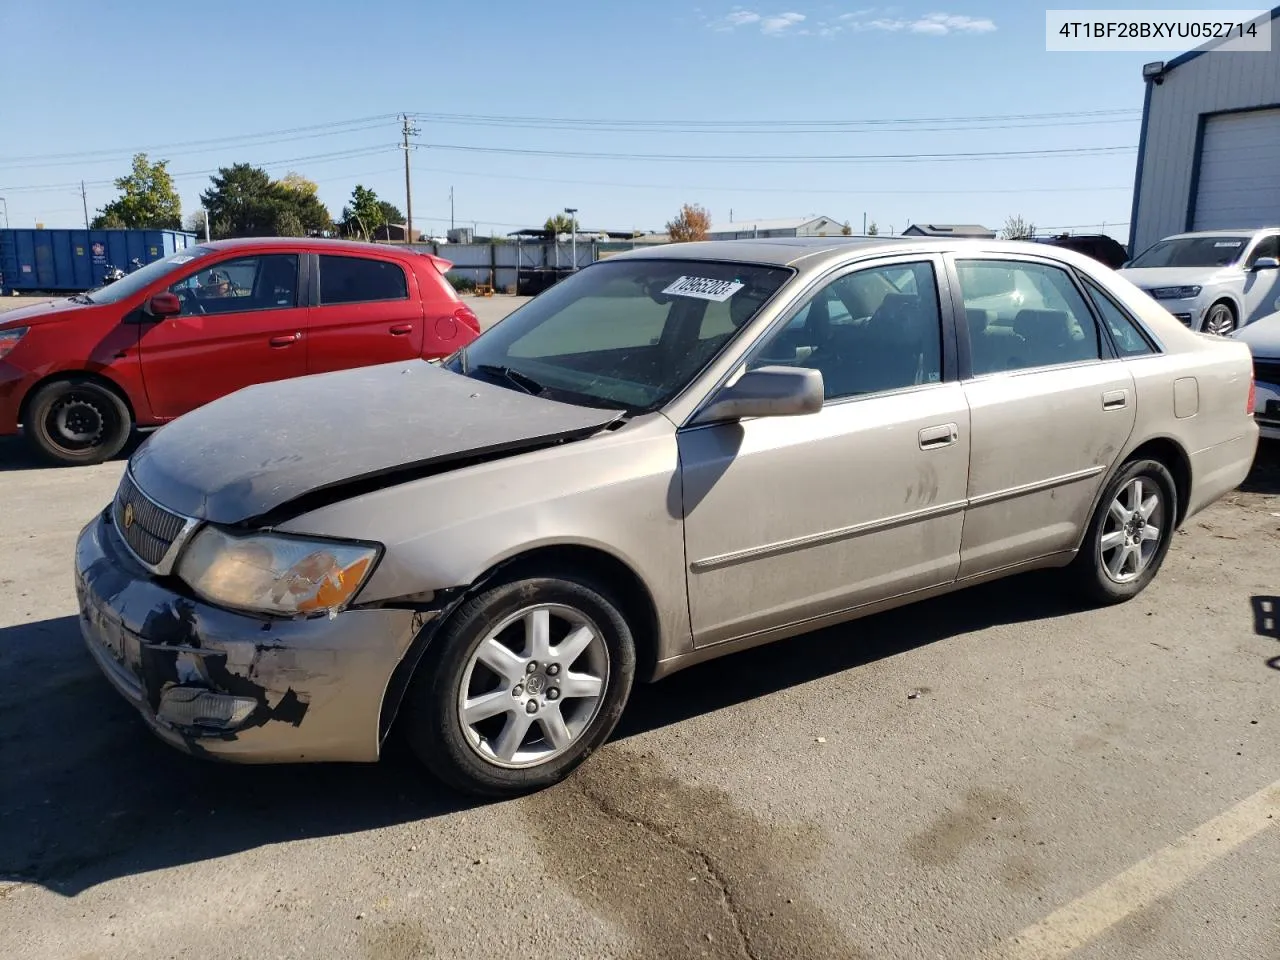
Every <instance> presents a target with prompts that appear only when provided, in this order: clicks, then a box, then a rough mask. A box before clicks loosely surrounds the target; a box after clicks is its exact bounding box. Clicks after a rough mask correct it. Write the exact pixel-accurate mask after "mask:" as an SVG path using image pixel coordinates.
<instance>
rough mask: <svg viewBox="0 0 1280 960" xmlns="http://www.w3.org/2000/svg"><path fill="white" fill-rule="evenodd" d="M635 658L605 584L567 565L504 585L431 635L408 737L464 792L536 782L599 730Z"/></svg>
mask: <svg viewBox="0 0 1280 960" xmlns="http://www.w3.org/2000/svg"><path fill="white" fill-rule="evenodd" d="M635 665H636V654H635V641H634V638H633V635H632V632H631V627H630V625H629V624H628V623H627V621H626V619H625V617H624V616H623V614H622V613H621V611H620V610H619V607H618V605H617V604H616V603H615V602H614V601H613V600H612V599H611V598H610V597H609V595H608V591H607V589H605V588H603V587H600V586H598V585H596V584H594V583H592V582H591V581H590V580H589V579H587V578H585V577H579V576H577V575H575V574H573V573H567V574H562V575H558V576H548V577H530V578H524V579H519V580H515V581H511V582H507V583H503V584H500V585H498V586H495V587H492V588H490V589H488V590H486V591H484V592H483V593H481V594H479V595H478V596H476V597H474V598H473V599H471V600H469V601H467V602H466V603H464V604H463V605H462V606H461V607H460V608H459V609H458V610H457V611H456V612H455V613H454V614H453V615H452V616H451V617H450V618H449V620H448V621H447V622H446V623H445V624H444V625H443V626H442V627H441V629H440V633H439V635H438V636H436V637H434V638H433V639H432V641H431V643H430V646H429V647H428V648H427V654H426V656H424V657H423V660H422V662H421V664H420V665H419V667H418V670H417V673H416V674H415V677H414V682H413V684H412V687H411V689H410V691H409V697H408V701H407V704H406V707H407V710H406V712H405V715H404V718H403V719H404V721H405V731H406V734H407V739H408V741H409V744H410V746H411V747H412V749H413V751H414V753H415V754H416V755H417V756H418V758H419V759H420V760H421V761H422V762H423V763H424V764H425V765H426V766H427V768H428V769H429V770H430V771H431V772H432V773H433V774H434V775H435V776H436V777H438V778H439V779H440V780H442V781H444V782H445V783H447V784H448V785H450V786H452V787H454V788H455V789H457V790H460V791H462V792H464V793H469V794H473V795H478V796H490V797H496V796H507V795H515V794H520V793H526V792H530V791H534V790H539V789H542V788H544V787H548V786H551V785H552V784H554V783H557V782H558V781H560V780H562V779H564V778H565V777H566V776H568V775H569V774H570V773H571V772H572V771H573V770H574V769H575V768H576V767H577V766H578V765H579V764H581V763H582V762H583V761H584V760H586V759H587V757H588V756H590V755H591V754H592V753H593V752H594V751H595V750H596V749H598V748H599V747H600V746H601V744H603V743H604V741H605V740H606V739H608V737H609V734H610V733H612V732H613V728H614V727H615V726H616V724H617V722H618V719H619V718H620V717H621V716H622V710H623V708H624V707H625V706H626V702H627V698H628V696H629V695H630V692H631V685H632V681H633V679H634V676H635Z"/></svg>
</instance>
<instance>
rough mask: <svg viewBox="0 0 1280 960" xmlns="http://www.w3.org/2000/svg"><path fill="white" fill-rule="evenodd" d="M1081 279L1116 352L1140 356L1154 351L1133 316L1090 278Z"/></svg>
mask: <svg viewBox="0 0 1280 960" xmlns="http://www.w3.org/2000/svg"><path fill="white" fill-rule="evenodd" d="M1083 279H1084V285H1085V289H1086V290H1088V291H1089V296H1090V298H1091V299H1092V300H1093V303H1094V305H1095V306H1096V307H1097V308H1098V313H1099V314H1100V315H1101V316H1102V322H1103V323H1105V324H1106V325H1107V329H1108V330H1110V331H1111V338H1112V339H1113V340H1115V343H1116V352H1117V353H1119V354H1120V356H1122V357H1141V356H1144V355H1146V354H1148V353H1155V352H1156V351H1155V347H1154V346H1153V345H1152V344H1151V342H1150V341H1149V340H1148V339H1147V337H1146V335H1145V334H1143V332H1142V330H1141V329H1140V328H1139V327H1138V325H1137V323H1135V322H1134V320H1133V318H1132V317H1130V316H1129V315H1128V314H1127V313H1125V312H1124V310H1122V309H1121V308H1120V306H1119V304H1117V303H1116V302H1115V301H1114V300H1112V299H1111V297H1109V296H1107V294H1105V293H1104V292H1103V291H1102V290H1101V289H1099V287H1098V285H1097V284H1095V283H1094V282H1093V281H1092V280H1090V279H1088V278H1087V277H1085V278H1083Z"/></svg>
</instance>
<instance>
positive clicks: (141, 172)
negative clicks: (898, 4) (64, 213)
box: [92, 153, 182, 230]
mask: <svg viewBox="0 0 1280 960" xmlns="http://www.w3.org/2000/svg"><path fill="white" fill-rule="evenodd" d="M167 166H168V161H167V160H159V161H157V162H156V163H151V162H150V161H149V160H148V159H147V155H146V154H145V153H138V154H134V157H133V169H132V171H131V172H130V173H128V174H126V175H125V176H123V177H120V178H119V179H118V180H116V182H115V185H116V189H117V190H119V191H121V195H120V196H119V197H117V198H116V199H115V200H112V201H111V202H110V203H108V204H107V205H106V206H105V207H103V208H102V209H101V210H99V211H98V216H97V217H96V218H95V219H94V221H93V224H92V226H93V228H94V229H96V230H102V229H108V228H112V227H116V228H119V227H126V228H128V229H131V230H177V229H178V228H179V227H181V226H182V201H181V200H179V199H178V192H177V191H176V190H175V189H174V188H173V177H172V176H171V175H170V174H169V171H168V169H167Z"/></svg>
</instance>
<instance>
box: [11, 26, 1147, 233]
mask: <svg viewBox="0 0 1280 960" xmlns="http://www.w3.org/2000/svg"><path fill="white" fill-rule="evenodd" d="M3 6H4V10H3V11H2V12H0V36H3V37H4V48H5V54H4V57H3V59H2V60H0V90H3V91H4V93H3V96H0V196H3V197H5V199H6V201H7V205H8V210H9V215H10V221H11V225H12V226H33V225H34V224H35V222H37V221H40V222H43V223H44V224H45V225H46V226H50V227H54V226H80V225H82V224H83V215H82V213H81V203H80V196H79V186H78V182H79V181H80V180H81V179H84V180H85V181H86V182H87V183H88V184H89V186H88V188H87V189H88V200H89V209H90V214H91V215H92V213H93V211H94V209H95V208H97V207H99V206H101V205H103V204H104V203H106V202H107V201H109V200H110V199H111V198H112V197H113V196H114V195H115V191H114V189H113V188H112V187H111V185H110V180H111V179H112V178H113V177H115V176H118V175H119V174H121V173H123V172H124V171H125V170H126V169H127V167H128V158H129V155H130V154H131V153H132V152H133V151H134V150H138V149H144V148H151V149H150V151H149V152H150V155H151V157H152V159H165V158H167V159H168V160H169V168H170V170H171V171H172V172H174V173H175V174H177V175H180V176H178V186H179V189H180V192H181V195H182V200H183V209H184V214H185V213H188V212H190V211H191V210H192V209H193V208H194V207H196V206H197V205H198V200H197V197H198V194H199V192H200V191H201V190H202V189H204V188H206V187H207V186H208V171H212V170H213V169H214V168H216V167H218V166H220V165H227V164H231V163H234V162H237V161H247V162H253V163H259V164H262V165H264V166H266V167H267V168H268V169H269V170H270V171H271V172H272V173H273V174H276V175H283V174H284V173H285V172H286V171H287V170H289V169H295V170H297V171H298V172H300V173H302V174H304V175H306V176H309V177H311V178H312V179H314V180H316V181H317V182H318V183H319V184H320V190H321V197H322V199H323V200H324V201H325V202H326V203H327V204H328V205H329V208H330V210H331V212H332V213H333V214H334V215H335V216H337V215H338V213H339V212H340V210H341V207H342V204H343V202H344V200H345V199H346V198H347V197H348V196H349V195H350V192H351V188H352V187H353V186H354V185H355V183H357V182H362V183H364V184H365V185H367V186H371V187H373V188H374V189H375V190H377V191H378V193H379V194H380V195H381V196H384V197H385V198H386V199H389V200H391V201H393V202H394V203H396V204H397V205H399V206H400V207H401V208H402V209H403V207H404V175H403V159H402V156H403V155H402V153H401V152H400V151H399V150H398V149H397V148H396V145H397V143H398V140H399V121H398V120H397V119H396V116H395V115H397V114H400V113H402V112H406V111H407V112H409V113H411V114H417V115H418V116H417V119H416V120H415V125H416V127H417V129H418V131H419V132H418V133H417V135H416V136H415V137H414V140H415V142H416V144H417V146H416V147H415V149H414V150H413V152H412V166H413V191H414V223H415V226H416V227H418V228H420V229H429V230H431V231H432V232H436V233H440V232H443V230H445V229H447V227H448V225H449V217H450V206H449V191H450V188H451V187H452V188H453V191H454V211H455V215H456V222H457V224H458V225H460V226H461V225H471V224H475V225H476V226H477V227H478V228H479V229H480V230H481V231H482V232H487V231H488V230H495V231H501V232H506V231H509V230H512V229H516V228H517V227H520V226H530V225H540V224H541V222H542V221H543V220H544V219H545V218H546V217H547V215H548V214H551V213H553V212H556V211H558V210H561V209H562V208H564V207H566V206H573V207H577V208H578V209H579V210H580V211H581V212H580V214H579V217H580V220H581V222H582V224H583V226H584V227H586V228H591V229H597V228H600V229H631V228H635V229H655V230H660V229H662V225H663V224H664V223H665V221H666V220H667V219H668V218H669V217H670V216H671V215H672V214H673V213H675V212H676V210H677V209H678V208H679V206H680V204H681V203H684V202H686V201H687V202H695V203H701V204H702V205H704V206H706V207H707V208H708V209H710V211H711V212H712V215H713V219H714V220H715V221H717V222H721V221H726V220H728V219H729V216H730V211H732V216H733V219H734V220H739V221H740V220H747V219H752V218H766V217H788V216H800V215H808V214H824V215H827V216H831V217H834V218H836V219H838V220H841V221H844V220H848V221H849V222H850V223H851V224H852V225H853V227H854V229H855V231H860V230H861V227H862V221H863V216H864V214H865V215H866V217H867V218H868V220H870V221H875V222H876V223H877V224H878V225H879V226H880V228H881V230H882V231H885V230H887V229H888V228H889V227H891V226H892V227H893V228H894V229H895V230H899V231H900V230H901V229H902V228H903V227H905V226H906V225H907V224H908V223H910V222H913V221H914V222H929V221H935V222H966V223H967V222H977V223H983V224H986V225H988V226H991V227H998V226H1000V225H1001V224H1002V223H1003V221H1004V218H1005V217H1006V216H1008V215H1011V214H1020V215H1022V216H1024V217H1026V218H1028V219H1030V220H1032V221H1033V222H1034V223H1035V224H1037V225H1038V226H1042V227H1074V228H1077V229H1078V231H1082V232H1083V231H1089V230H1093V229H1096V228H1097V227H1098V226H1099V225H1101V224H1103V223H1105V224H1106V225H1107V227H1106V229H1107V232H1109V233H1112V234H1113V235H1115V236H1117V237H1119V238H1121V239H1122V240H1123V239H1127V221H1128V219H1129V207H1130V196H1131V190H1132V181H1133V171H1134V163H1135V159H1136V145H1137V142H1138V133H1139V125H1140V115H1141V107H1142V94H1143V86H1142V81H1141V75H1140V74H1141V65H1142V63H1144V62H1146V61H1148V60H1152V59H1161V58H1164V59H1169V55H1163V54H1151V53H1049V52H1046V51H1045V14H1044V10H1045V6H1044V5H1037V4H1029V3H1025V2H1018V0H947V2H944V3H933V2H932V0H930V2H927V3H915V2H906V3H899V4H896V5H894V6H879V7H875V6H873V4H871V3H868V2H859V0H851V2H844V3H842V2H829V0H767V2H763V0H762V2H755V0H744V2H742V3H740V4H734V3H730V2H726V3H717V2H714V0H697V2H696V4H691V3H685V2H672V0H649V2H647V3H644V4H637V3H623V2H619V0H609V2H605V0H595V2H579V0H562V2H560V3H557V4H528V3H524V2H487V3H486V2H480V0H467V2H458V3H453V4H445V3H443V2H440V0H435V2H432V3H421V2H419V3H411V2H406V0H366V2H365V4H364V5H363V8H361V7H357V6H356V5H354V4H347V3H335V2H332V0H308V2H300V0H256V2H246V0H224V2H220V3H218V4H214V5H209V4H183V3H172V2H169V3H154V2H151V0H130V2H129V3H128V4H122V5H117V6H115V7H104V6H103V5H102V4H100V3H89V2H85V0H51V2H46V3H39V4H37V3H19V2H11V3H7V4H4V5H3ZM1053 6H1055V7H1057V6H1063V5H1061V4H1054V5H1053ZM1081 6H1086V7H1094V8H1097V7H1103V6H1107V4H1104V3H1099V2H1094V3H1089V4H1082V5H1081ZM1144 6H1146V7H1151V6H1156V5H1154V4H1144V3H1142V2H1141V0H1131V2H1129V3H1126V4H1124V7H1125V8H1128V9H1132V8H1135V7H1144ZM357 11H359V12H357ZM1044 114H1076V116H1072V117H1068V118H1059V119H1056V120H1054V119H1044V118H1042V115H1044ZM1081 114H1091V116H1081ZM1028 115H1036V118H1035V119H1022V120H1001V119H996V120H974V119H966V118H990V117H997V118H1002V117H1009V116H1020V117H1026V116H1028ZM468 117H470V118H472V119H467V118H468ZM476 117H480V118H493V117H508V118H509V117H519V118H532V119H526V120H525V121H523V122H522V124H521V125H513V124H512V123H510V122H509V121H500V120H487V119H486V120H476V119H474V118H476ZM929 118H947V119H946V120H945V122H942V121H938V122H932V121H931V122H924V123H906V124H903V123H896V124H895V123H889V124H884V123H871V124H866V123H854V122H855V121H859V122H861V121H884V120H898V121H901V120H921V119H925V120H928V119H929ZM955 118H961V119H955ZM551 120H554V121H557V122H554V123H552V122H548V121H551ZM563 120H569V121H574V122H572V123H563V122H560V121H563ZM584 120H586V121H599V122H595V123H582V122H581V121H584ZM835 121H843V122H844V123H840V124H837V123H835ZM325 125H327V126H325ZM157 148H160V149H157ZM460 148H470V149H460ZM1091 148H1121V149H1119V150H1116V151H1114V152H1107V153H1099V154H1088V153H1084V154H1066V155H1046V156H1040V157H1026V156H1009V155H1008V154H1011V153H1015V152H1018V151H1023V152H1025V151H1043V150H1086V149H1091ZM524 151H535V152H524ZM536 151H542V153H537V152H536ZM548 152H550V153H574V154H587V155H588V156H571V157H566V156H549V155H546V154H547V153H548ZM961 153H979V154H985V155H987V156H986V158H984V159H946V160H929V161H914V162H912V161H902V160H875V161H850V160H842V161H830V160H804V161H794V160H786V161H778V160H773V161H764V160H762V159H761V158H762V157H831V156H840V157H849V156H854V157H866V156H868V155H870V156H879V155H884V154H890V155H904V154H905V155H910V156H918V155H921V154H961ZM592 154H594V155H597V156H590V155H592ZM600 154H604V155H606V156H599V155H600ZM993 155H994V156H993ZM637 156H645V157H648V159H637ZM691 157H693V158H696V157H704V158H706V157H731V158H733V160H732V161H726V160H709V159H702V160H699V159H689V158H691ZM289 161H292V162H289ZM33 188H39V189H33Z"/></svg>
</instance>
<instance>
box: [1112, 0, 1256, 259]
mask: <svg viewBox="0 0 1280 960" xmlns="http://www.w3.org/2000/svg"><path fill="white" fill-rule="evenodd" d="M1277 16H1280V7H1276V8H1274V9H1272V10H1271V12H1270V14H1269V16H1264V17H1262V18H1260V19H1259V20H1257V21H1255V22H1256V23H1258V24H1260V25H1261V24H1266V23H1267V21H1268V20H1270V21H1271V27H1272V31H1273V33H1272V44H1271V50H1270V51H1269V52H1265V53H1263V52H1257V53H1252V52H1236V51H1225V50H1215V49H1214V48H1215V47H1217V46H1219V45H1220V44H1221V42H1222V41H1211V42H1210V43H1207V44H1204V45H1203V46H1200V47H1197V48H1196V49H1194V50H1191V51H1189V52H1187V53H1184V54H1182V55H1181V56H1179V57H1175V58H1174V59H1173V60H1170V61H1168V62H1167V63H1164V62H1156V63H1149V64H1147V65H1146V66H1144V67H1143V68H1142V73H1143V77H1144V79H1145V81H1146V99H1145V101H1144V103H1143V107H1142V133H1141V135H1140V137H1139V141H1138V164H1137V170H1136V172H1135V175H1134V187H1133V209H1132V213H1131V214H1130V216H1129V253H1130V255H1131V256H1137V255H1138V254H1139V253H1141V252H1142V251H1143V250H1145V249H1146V248H1147V247H1149V246H1150V245H1151V244H1153V243H1155V242H1156V241H1157V240H1159V239H1161V238H1162V237H1167V236H1170V235H1172V234H1175V233H1182V232H1184V231H1188V230H1218V229H1238V228H1242V227H1263V226H1274V225H1280V29H1277V27H1280V24H1276V23H1275V20H1276V18H1277ZM1205 54H1212V56H1205Z"/></svg>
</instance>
